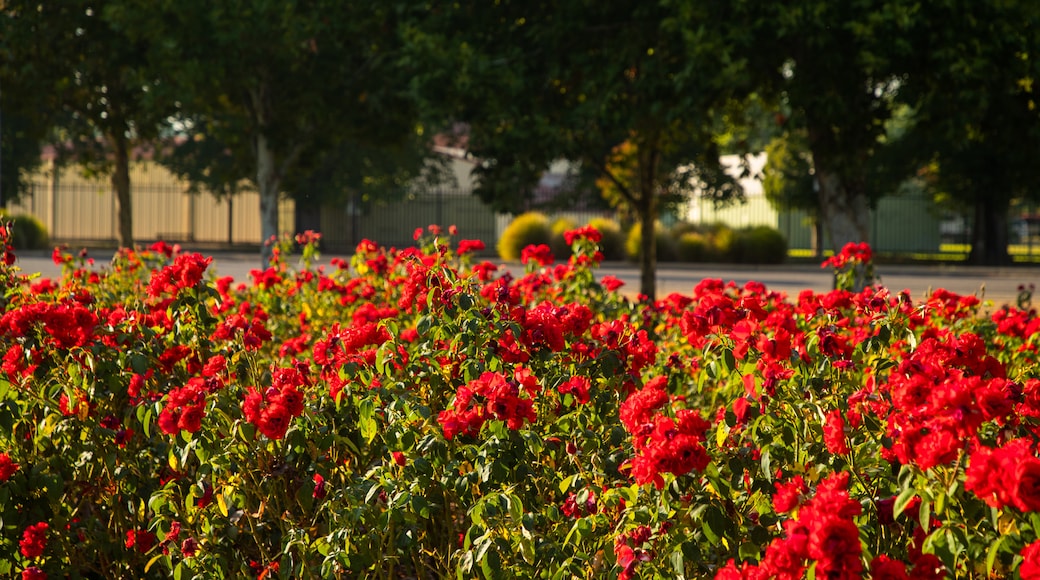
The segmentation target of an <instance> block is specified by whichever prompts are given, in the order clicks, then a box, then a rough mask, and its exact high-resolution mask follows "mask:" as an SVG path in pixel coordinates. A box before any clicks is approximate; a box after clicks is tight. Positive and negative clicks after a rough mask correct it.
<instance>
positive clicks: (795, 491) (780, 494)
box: [773, 475, 808, 513]
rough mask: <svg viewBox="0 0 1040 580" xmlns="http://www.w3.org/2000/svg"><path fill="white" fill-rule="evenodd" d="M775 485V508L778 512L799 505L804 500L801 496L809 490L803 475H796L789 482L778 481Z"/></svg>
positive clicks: (789, 509) (786, 510) (787, 510)
mask: <svg viewBox="0 0 1040 580" xmlns="http://www.w3.org/2000/svg"><path fill="white" fill-rule="evenodd" d="M773 485H774V487H776V493H774V494H773V509H774V510H776V512H777V513H785V512H789V511H791V510H793V509H794V508H796V507H798V504H800V503H801V501H802V497H801V496H802V495H803V494H805V493H806V492H807V491H808V488H807V487H806V485H805V480H804V479H802V476H801V475H796V476H794V478H793V479H792V480H791V481H789V482H787V483H781V482H779V481H778V482H776V483H775V484H773Z"/></svg>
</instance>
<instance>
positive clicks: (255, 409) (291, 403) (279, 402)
mask: <svg viewBox="0 0 1040 580" xmlns="http://www.w3.org/2000/svg"><path fill="white" fill-rule="evenodd" d="M291 371H293V369H276V370H275V371H274V375H275V376H274V377H273V378H272V386H271V387H269V388H268V389H267V390H266V391H264V393H263V394H261V393H260V392H259V391H257V390H256V389H255V388H254V387H249V392H248V393H247V394H246V396H245V399H244V400H243V401H242V412H243V413H244V414H245V417H246V420H247V421H249V422H250V423H252V424H254V425H256V428H257V430H258V431H260V432H261V433H263V434H264V435H266V436H267V437H268V438H269V439H281V438H282V437H284V436H285V432H286V431H288V429H289V423H290V421H292V419H293V417H299V416H300V415H301V414H303V394H302V393H300V391H299V390H297V389H296V384H295V383H294V382H292V381H297V380H303V379H302V377H301V376H297V375H292V372H291ZM290 375H291V376H292V377H293V378H287V377H289V376H290ZM279 377H281V378H279Z"/></svg>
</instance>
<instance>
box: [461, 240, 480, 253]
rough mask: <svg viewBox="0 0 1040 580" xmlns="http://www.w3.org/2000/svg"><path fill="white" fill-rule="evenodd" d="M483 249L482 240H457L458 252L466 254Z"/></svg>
mask: <svg viewBox="0 0 1040 580" xmlns="http://www.w3.org/2000/svg"><path fill="white" fill-rule="evenodd" d="M483 249H484V242H483V241H481V240H459V248H458V250H457V252H458V254H459V255H460V256H461V255H462V254H468V253H470V252H479V251H481V250H483Z"/></svg>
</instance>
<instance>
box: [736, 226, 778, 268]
mask: <svg viewBox="0 0 1040 580" xmlns="http://www.w3.org/2000/svg"><path fill="white" fill-rule="evenodd" d="M730 254H731V255H732V256H733V260H734V261H736V262H739V263H743V264H779V263H781V262H783V261H784V260H785V259H786V258H787V240H785V239H784V236H783V234H781V233H780V232H779V231H777V230H776V229H774V228H771V227H769V226H755V227H751V228H743V229H740V230H737V231H736V232H734V234H733V241H732V246H731V248H730Z"/></svg>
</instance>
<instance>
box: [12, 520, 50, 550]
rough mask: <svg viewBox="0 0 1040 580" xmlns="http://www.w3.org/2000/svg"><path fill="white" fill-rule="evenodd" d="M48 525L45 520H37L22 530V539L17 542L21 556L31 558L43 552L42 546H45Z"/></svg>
mask: <svg viewBox="0 0 1040 580" xmlns="http://www.w3.org/2000/svg"><path fill="white" fill-rule="evenodd" d="M49 527H50V526H48V525H47V523H46V522H39V523H36V524H33V525H31V526H29V527H28V528H25V531H24V532H22V539H21V541H20V542H18V547H19V549H20V550H21V552H22V555H23V556H25V557H26V558H29V559H32V558H38V557H40V555H42V554H43V550H44V548H46V547H47V528H49Z"/></svg>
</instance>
